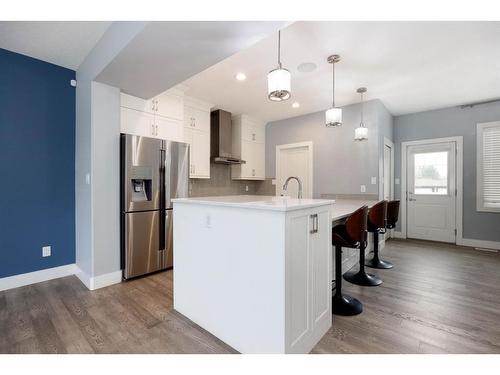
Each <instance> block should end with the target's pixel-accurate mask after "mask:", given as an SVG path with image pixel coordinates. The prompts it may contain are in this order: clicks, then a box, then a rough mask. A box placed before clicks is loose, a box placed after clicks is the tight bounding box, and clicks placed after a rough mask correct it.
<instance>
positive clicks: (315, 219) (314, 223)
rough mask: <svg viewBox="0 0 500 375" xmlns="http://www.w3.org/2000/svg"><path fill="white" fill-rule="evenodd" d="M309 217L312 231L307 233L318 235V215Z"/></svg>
mask: <svg viewBox="0 0 500 375" xmlns="http://www.w3.org/2000/svg"><path fill="white" fill-rule="evenodd" d="M310 217H311V219H312V229H311V230H310V231H309V233H311V234H314V233H318V214H314V215H311V216H310Z"/></svg>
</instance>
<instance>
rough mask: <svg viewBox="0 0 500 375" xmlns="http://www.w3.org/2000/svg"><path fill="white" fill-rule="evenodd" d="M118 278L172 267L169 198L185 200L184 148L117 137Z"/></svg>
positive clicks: (186, 158) (186, 162)
mask: <svg viewBox="0 0 500 375" xmlns="http://www.w3.org/2000/svg"><path fill="white" fill-rule="evenodd" d="M120 141H121V147H120V151H121V157H120V160H121V166H120V167H121V169H120V172H121V189H120V192H121V249H122V253H121V262H122V269H123V278H124V279H130V278H133V277H137V276H141V275H145V274H148V273H151V272H155V271H159V270H163V269H167V268H169V267H172V265H173V242H172V235H173V227H172V224H173V208H172V202H171V199H173V198H182V197H187V196H188V179H189V145H188V144H186V143H180V142H171V141H166V140H161V139H155V138H148V137H140V136H135V135H129V134H122V135H121V139H120Z"/></svg>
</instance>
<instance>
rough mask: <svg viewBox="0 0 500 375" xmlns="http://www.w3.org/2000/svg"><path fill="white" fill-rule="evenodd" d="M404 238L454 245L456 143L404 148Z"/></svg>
mask: <svg viewBox="0 0 500 375" xmlns="http://www.w3.org/2000/svg"><path fill="white" fill-rule="evenodd" d="M407 163H408V165H407V173H408V175H407V180H408V189H407V222H408V237H409V238H417V239H424V240H431V241H440V242H452V243H455V241H456V193H457V190H456V143H455V142H446V143H434V144H428V145H415V146H409V147H408V155H407Z"/></svg>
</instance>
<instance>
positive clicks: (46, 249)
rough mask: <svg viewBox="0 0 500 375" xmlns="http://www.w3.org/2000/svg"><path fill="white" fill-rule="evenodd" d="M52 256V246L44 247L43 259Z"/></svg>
mask: <svg viewBox="0 0 500 375" xmlns="http://www.w3.org/2000/svg"><path fill="white" fill-rule="evenodd" d="M51 255H52V250H51V248H50V246H44V247H42V257H50V256H51Z"/></svg>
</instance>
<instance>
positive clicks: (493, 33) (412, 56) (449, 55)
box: [184, 22, 500, 121]
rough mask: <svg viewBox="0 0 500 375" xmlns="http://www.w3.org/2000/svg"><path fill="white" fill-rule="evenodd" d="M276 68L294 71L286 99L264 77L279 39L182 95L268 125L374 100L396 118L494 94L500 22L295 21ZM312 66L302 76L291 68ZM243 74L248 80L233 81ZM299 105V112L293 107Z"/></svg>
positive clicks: (499, 79) (499, 67) (499, 86)
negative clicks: (362, 95)
mask: <svg viewBox="0 0 500 375" xmlns="http://www.w3.org/2000/svg"><path fill="white" fill-rule="evenodd" d="M281 39H282V41H281V45H282V53H281V56H282V63H283V66H284V67H286V68H287V69H289V70H290V71H291V73H292V98H291V99H290V100H288V101H286V102H282V103H276V102H270V101H269V100H268V99H267V81H266V79H267V78H266V76H267V72H268V71H269V70H271V69H273V68H275V67H276V59H277V57H276V48H277V45H276V44H277V35H273V36H271V37H268V38H266V39H264V40H262V41H261V42H259V43H257V44H255V45H253V46H252V47H250V48H248V49H245V50H243V51H241V52H239V53H237V54H235V55H233V56H231V57H229V58H227V59H226V60H224V61H222V62H220V63H218V64H216V65H214V66H212V67H210V68H208V69H206V70H205V71H203V72H201V73H199V74H197V75H195V76H194V77H191V78H190V79H188V80H187V81H185V82H184V84H186V85H187V86H188V87H189V88H190V89H189V90H188V92H187V93H188V94H189V95H192V96H195V97H198V98H200V99H205V100H208V101H209V102H212V103H215V104H216V105H217V107H219V108H224V109H226V110H229V111H231V112H233V113H246V114H249V115H252V116H255V117H257V118H260V119H261V120H264V121H273V120H278V119H283V118H289V117H293V116H298V115H301V114H306V113H311V112H316V111H320V110H324V109H326V108H328V107H329V106H330V105H331V96H332V94H331V91H332V89H331V85H332V83H331V81H332V76H331V74H332V73H331V65H330V64H328V63H327V62H326V58H327V57H328V56H329V55H330V54H333V53H338V54H340V55H341V58H342V61H341V62H339V63H338V64H336V104H337V105H347V104H352V103H355V102H358V101H359V94H356V89H357V88H358V87H360V86H366V87H367V88H368V92H367V94H366V99H375V98H379V99H381V100H382V102H383V103H384V104H385V105H386V107H387V108H388V109H389V111H391V112H392V113H393V114H394V115H400V114H405V113H412V112H419V111H424V110H430V109H435V108H442V107H447V106H453V105H458V104H463V103H467V102H474V101H479V100H484V99H490V98H497V97H500V47H499V41H500V22H296V23H294V24H292V25H290V26H288V27H287V28H285V29H284V30H283V31H282V33H281ZM304 62H313V63H315V64H317V66H318V68H317V70H315V71H314V72H311V73H300V72H298V71H297V66H298V65H299V64H301V63H304ZM238 72H244V73H245V74H246V75H247V80H246V81H243V82H240V81H237V80H235V78H234V76H235V74H236V73H238ZM294 101H298V102H299V103H300V108H298V109H294V108H292V106H291V105H292V103H293V102H294Z"/></svg>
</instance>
